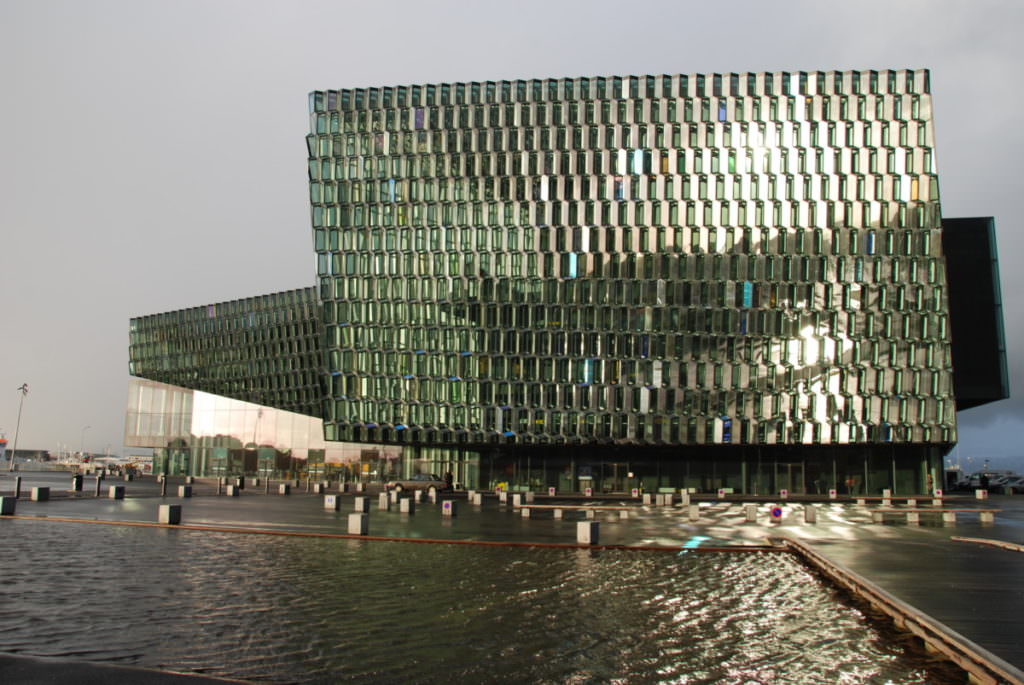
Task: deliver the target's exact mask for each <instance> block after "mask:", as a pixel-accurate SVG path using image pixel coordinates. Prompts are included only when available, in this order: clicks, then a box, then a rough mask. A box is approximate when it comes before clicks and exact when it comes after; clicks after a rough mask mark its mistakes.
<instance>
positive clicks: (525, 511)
mask: <svg viewBox="0 0 1024 685" xmlns="http://www.w3.org/2000/svg"><path fill="white" fill-rule="evenodd" d="M519 515H520V516H522V517H523V518H524V519H528V518H530V507H523V508H522V509H520V510H519Z"/></svg>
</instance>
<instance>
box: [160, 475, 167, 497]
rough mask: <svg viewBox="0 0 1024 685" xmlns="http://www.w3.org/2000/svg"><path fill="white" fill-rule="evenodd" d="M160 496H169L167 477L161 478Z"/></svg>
mask: <svg viewBox="0 0 1024 685" xmlns="http://www.w3.org/2000/svg"><path fill="white" fill-rule="evenodd" d="M160 496H161V497H167V479H166V478H161V479H160Z"/></svg>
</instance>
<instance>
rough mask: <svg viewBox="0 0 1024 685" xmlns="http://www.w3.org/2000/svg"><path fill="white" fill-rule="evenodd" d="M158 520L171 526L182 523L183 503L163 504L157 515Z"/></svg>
mask: <svg viewBox="0 0 1024 685" xmlns="http://www.w3.org/2000/svg"><path fill="white" fill-rule="evenodd" d="M157 521H159V522H160V523H163V524H166V525H169V526H176V525H178V524H179V523H181V505H180V504H161V505H160V511H159V514H158V515H157Z"/></svg>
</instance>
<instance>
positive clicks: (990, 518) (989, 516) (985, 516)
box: [978, 511, 996, 523]
mask: <svg viewBox="0 0 1024 685" xmlns="http://www.w3.org/2000/svg"><path fill="white" fill-rule="evenodd" d="M978 521H979V522H980V523H995V522H996V515H995V514H994V513H993V512H991V511H980V512H978Z"/></svg>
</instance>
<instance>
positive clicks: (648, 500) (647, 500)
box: [642, 492, 654, 505]
mask: <svg viewBox="0 0 1024 685" xmlns="http://www.w3.org/2000/svg"><path fill="white" fill-rule="evenodd" d="M642 502H643V503H644V504H647V505H650V504H653V503H654V496H653V495H651V493H649V492H645V493H644V496H643V500H642Z"/></svg>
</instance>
